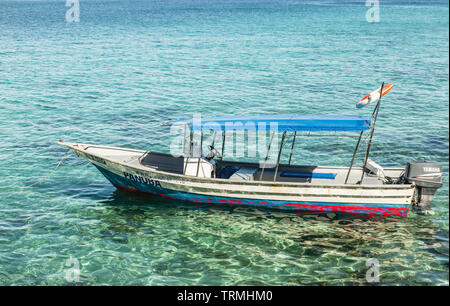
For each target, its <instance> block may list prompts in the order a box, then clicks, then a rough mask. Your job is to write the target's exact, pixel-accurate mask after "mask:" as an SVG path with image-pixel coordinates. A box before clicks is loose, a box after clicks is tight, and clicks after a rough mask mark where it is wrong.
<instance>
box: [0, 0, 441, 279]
mask: <svg viewBox="0 0 450 306" xmlns="http://www.w3.org/2000/svg"><path fill="white" fill-rule="evenodd" d="M380 2H381V4H380V22H378V23H369V22H367V21H366V18H365V15H366V11H367V9H368V8H367V7H366V6H365V5H364V4H365V1H351V2H349V1H294V0H291V1H249V0H245V1H237V0H235V1H206V0H205V1H182V0H177V1H97V0H80V22H78V23H67V22H66V20H65V13H66V10H67V7H65V1H64V0H54V1H40V0H35V1H8V0H6V1H5V0H2V1H1V2H0V177H1V180H0V182H1V185H0V188H1V189H0V284H1V285H67V284H73V283H70V282H68V281H67V279H66V277H65V276H66V272H67V269H69V268H68V267H66V261H67V260H68V259H69V258H75V259H77V260H78V261H79V263H80V282H79V284H83V285H88V284H95V285H197V284H199V285H299V284H319V285H336V284H337V285H340V284H356V285H359V284H367V283H366V280H365V276H366V271H367V269H368V267H366V261H367V260H368V259H369V258H375V259H377V260H378V261H379V262H380V284H382V285H397V284H399V285H448V279H449V278H448V271H449V260H448V253H449V248H448V237H449V222H448V218H449V214H448V205H449V189H448V181H449V179H448V177H449V176H448V149H449V125H448V122H449V120H448V107H449V84H448V81H449V63H448V55H449V54H448V53H449V52H448V51H449V30H448V26H449V10H448V2H446V1H443V2H432V1H423V2H420V1H414V2H409V1H396V2H394V1H380ZM382 81H386V82H392V83H394V86H395V87H394V89H393V90H392V92H391V93H389V94H388V95H387V96H386V98H385V99H384V100H383V104H382V108H381V113H380V117H379V119H378V121H377V130H376V132H375V136H374V143H375V144H374V146H373V147H372V154H371V157H372V159H374V160H375V161H377V162H378V163H380V164H381V165H383V166H399V167H403V166H405V165H406V163H407V162H408V161H411V160H414V159H419V158H425V159H429V160H434V161H439V162H441V163H443V165H444V172H445V173H444V178H443V179H444V186H443V187H442V188H441V189H440V190H438V192H437V194H436V197H435V200H434V202H433V207H434V211H435V215H434V216H421V215H417V214H414V213H410V215H409V217H408V218H407V219H402V220H398V219H389V220H373V219H363V218H350V217H348V216H341V215H335V214H325V215H311V214H309V215H308V214H307V215H296V214H290V213H282V212H276V211H262V210H257V209H250V208H236V209H232V208H230V207H215V206H208V205H192V204H189V203H181V202H177V201H171V200H166V199H160V198H156V197H143V196H140V195H130V194H127V193H123V192H119V191H116V190H115V189H114V188H113V187H112V186H111V185H110V184H109V183H108V182H107V180H106V179H105V178H103V177H102V176H101V174H100V173H99V172H98V171H97V170H96V169H95V168H94V167H93V166H92V165H89V164H88V163H87V162H86V161H85V160H82V159H79V158H77V157H76V156H74V155H73V154H71V155H70V156H69V158H67V159H66V160H64V162H63V163H62V165H61V167H60V168H59V169H58V170H57V171H56V172H55V173H53V174H52V176H51V177H50V178H49V179H47V180H45V181H44V182H42V183H40V184H37V185H36V186H33V187H31V188H28V189H17V187H21V186H25V185H27V184H32V183H33V182H35V181H36V180H37V179H39V178H40V177H42V176H45V175H47V174H48V173H49V172H50V171H51V170H52V169H53V167H54V166H55V165H56V163H57V162H58V161H59V160H60V158H61V157H62V155H63V154H64V152H65V150H64V149H63V148H61V147H59V146H58V145H56V141H57V140H58V139H64V140H66V141H75V142H84V143H95V144H105V145H113V146H121V147H131V148H137V149H151V150H160V151H165V152H168V151H169V148H168V146H167V140H168V138H167V132H168V130H167V129H166V128H164V127H161V126H160V123H161V122H164V121H167V120H173V119H184V118H189V117H190V116H192V114H194V113H200V114H202V115H204V116H207V115H221V114H226V115H251V114H270V113H298V114H314V113H328V114H333V113H337V114H348V115H355V114H356V115H360V114H361V115H362V114H369V113H370V109H369V108H363V109H356V108H355V103H356V101H358V100H359V99H360V98H362V97H363V96H364V95H365V94H366V93H367V92H369V91H372V90H374V89H375V88H377V87H378V86H379V84H380V83H381V82H382ZM353 145H354V141H353V140H352V141H350V142H349V141H348V140H337V141H335V140H331V141H330V140H327V141H324V140H320V139H302V143H301V144H299V147H298V150H297V155H296V156H295V160H296V162H298V163H300V162H301V163H304V164H305V163H310V164H324V165H348V163H349V161H350V158H351V154H352V147H353Z"/></svg>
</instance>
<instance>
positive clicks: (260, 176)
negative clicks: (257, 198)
mask: <svg viewBox="0 0 450 306" xmlns="http://www.w3.org/2000/svg"><path fill="white" fill-rule="evenodd" d="M274 135H275V132H272V136H271V137H270V142H269V148H268V149H267V153H266V158H265V159H264V164H263V167H262V169H261V174H260V175H259V180H260V181H261V180H262V177H263V174H264V169H265V168H266V162H267V159H268V158H269V152H270V146H271V145H272V140H273V136H274Z"/></svg>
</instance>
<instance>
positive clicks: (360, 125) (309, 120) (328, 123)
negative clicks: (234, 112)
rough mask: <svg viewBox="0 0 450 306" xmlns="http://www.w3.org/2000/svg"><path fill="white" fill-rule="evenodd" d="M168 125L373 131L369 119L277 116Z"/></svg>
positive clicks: (210, 119)
mask: <svg viewBox="0 0 450 306" xmlns="http://www.w3.org/2000/svg"><path fill="white" fill-rule="evenodd" d="M169 125H188V126H189V128H190V129H192V130H194V131H200V130H202V131H224V130H225V131H243V130H248V131H261V130H266V131H278V132H284V131H348V132H360V131H365V130H368V129H369V128H370V116H332V115H277V116H256V117H252V116H249V117H231V116H230V117H216V118H198V120H197V119H189V120H180V121H174V122H171V123H169Z"/></svg>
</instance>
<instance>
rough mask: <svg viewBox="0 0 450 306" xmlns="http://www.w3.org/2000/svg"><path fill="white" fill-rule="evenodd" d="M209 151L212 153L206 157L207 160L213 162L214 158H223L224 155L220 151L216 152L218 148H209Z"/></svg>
mask: <svg viewBox="0 0 450 306" xmlns="http://www.w3.org/2000/svg"><path fill="white" fill-rule="evenodd" d="M208 149H209V151H210V153H209V154H208V155H207V156H206V159H207V160H211V159H213V158H214V157H219V158H220V157H222V155H221V154H220V153H219V151H217V150H216V148H214V147H213V146H212V145H209V146H208Z"/></svg>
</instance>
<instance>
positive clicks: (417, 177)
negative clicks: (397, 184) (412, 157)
mask: <svg viewBox="0 0 450 306" xmlns="http://www.w3.org/2000/svg"><path fill="white" fill-rule="evenodd" d="M405 180H406V182H407V183H410V184H412V183H414V184H415V185H416V191H415V194H414V201H413V205H414V208H416V210H417V211H418V212H420V213H431V212H432V211H431V202H432V200H433V196H434V194H435V192H436V190H437V189H439V188H440V187H441V186H442V164H440V163H438V162H428V161H420V162H409V163H408V164H407V165H406V169H405Z"/></svg>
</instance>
